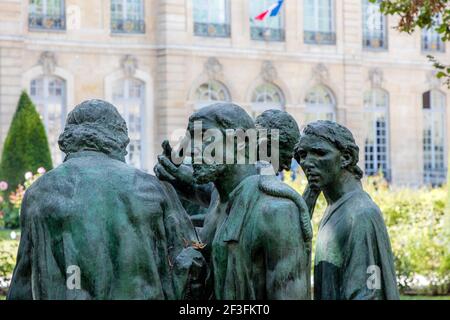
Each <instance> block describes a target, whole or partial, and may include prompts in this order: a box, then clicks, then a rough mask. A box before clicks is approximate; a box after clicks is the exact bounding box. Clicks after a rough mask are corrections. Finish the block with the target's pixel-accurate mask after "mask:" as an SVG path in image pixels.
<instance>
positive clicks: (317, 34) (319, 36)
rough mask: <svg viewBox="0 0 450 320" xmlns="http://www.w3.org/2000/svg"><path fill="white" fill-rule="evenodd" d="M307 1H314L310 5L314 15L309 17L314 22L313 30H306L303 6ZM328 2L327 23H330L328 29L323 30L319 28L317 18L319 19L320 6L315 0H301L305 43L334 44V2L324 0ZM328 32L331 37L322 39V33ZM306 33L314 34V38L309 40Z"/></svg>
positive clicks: (332, 0)
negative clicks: (328, 13)
mask: <svg viewBox="0 0 450 320" xmlns="http://www.w3.org/2000/svg"><path fill="white" fill-rule="evenodd" d="M307 1H314V2H313V3H312V4H311V5H312V6H313V11H314V16H313V17H312V18H311V17H310V18H309V19H313V20H312V21H313V23H314V30H307V28H306V21H307V16H306V10H305V7H306V6H307V4H306V3H307ZM326 1H328V2H329V11H330V16H329V21H328V24H329V25H330V27H331V28H330V30H329V31H327V32H325V31H322V30H319V29H320V28H319V20H320V10H319V8H320V6H319V4H318V3H317V2H316V1H315V0H303V42H304V43H305V44H309V45H336V3H335V1H334V0H326ZM326 33H329V35H330V37H331V39H330V40H323V39H322V37H323V36H322V35H323V34H326ZM308 34H311V35H313V36H314V39H312V40H310V39H308V36H307V35H308Z"/></svg>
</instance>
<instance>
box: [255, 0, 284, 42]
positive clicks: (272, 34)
mask: <svg viewBox="0 0 450 320" xmlns="http://www.w3.org/2000/svg"><path fill="white" fill-rule="evenodd" d="M277 2H278V0H251V1H250V36H251V38H252V40H265V41H284V22H283V20H284V9H283V8H284V7H281V12H280V13H278V15H276V16H274V17H266V18H265V19H264V20H263V21H258V20H255V17H256V16H257V15H259V14H260V13H261V12H264V10H267V8H269V7H270V6H272V5H274V4H276V3H277Z"/></svg>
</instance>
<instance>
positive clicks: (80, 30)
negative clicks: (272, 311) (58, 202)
mask: <svg viewBox="0 0 450 320" xmlns="http://www.w3.org/2000/svg"><path fill="white" fill-rule="evenodd" d="M274 2H276V0H263V1H260V0H232V1H231V0H98V1H81V0H65V1H64V0H26V1H25V0H0V149H1V146H2V143H3V141H4V139H5V136H6V134H7V131H8V128H9V124H10V122H11V119H12V116H13V113H14V111H15V108H16V105H17V102H18V98H19V95H20V92H21V91H22V90H26V91H27V92H28V93H30V95H31V97H32V99H33V101H34V102H35V103H36V105H37V107H38V110H39V112H40V113H41V115H42V117H43V120H44V123H45V125H46V128H47V132H48V136H49V140H50V144H51V148H52V156H53V159H54V162H56V163H58V162H60V161H61V159H62V155H61V154H60V153H59V152H58V149H57V146H56V141H57V136H58V133H59V132H60V131H61V129H62V127H63V124H64V120H65V116H66V115H67V113H68V112H69V111H70V110H71V109H72V108H73V107H74V106H75V105H76V104H77V103H79V102H81V101H83V100H85V99H91V98H101V99H106V100H108V101H111V102H113V103H114V104H115V105H117V106H118V107H119V110H120V111H121V112H122V114H123V115H124V117H125V119H126V120H127V122H128V125H129V128H130V136H131V146H130V148H131V149H130V156H129V159H128V160H129V161H130V162H131V163H133V164H135V165H136V166H139V167H141V168H142V169H144V170H147V171H150V172H151V171H152V167H153V164H154V162H155V160H156V155H157V154H158V153H160V151H161V147H160V143H161V141H162V140H163V139H165V138H167V137H170V136H171V135H172V133H173V132H174V131H175V130H176V129H180V128H185V126H186V123H187V119H188V117H189V115H190V114H191V113H192V112H193V110H195V109H196V108H201V107H202V106H204V105H206V104H208V103H210V102H211V101H220V100H231V101H234V102H235V103H237V104H240V105H242V106H243V107H245V108H246V109H247V110H248V112H249V113H250V114H252V115H254V116H256V115H257V114H259V113H260V112H262V111H263V110H264V109H267V108H282V109H285V110H286V111H288V112H289V113H291V114H292V115H293V116H294V117H295V118H296V119H297V121H298V123H299V124H300V125H304V124H305V123H307V122H308V121H312V120H314V119H319V118H320V119H332V120H336V121H338V122H340V123H342V124H344V125H345V126H347V127H349V128H350V129H351V130H352V131H353V132H354V134H355V137H356V139H357V143H358V145H359V146H360V148H361V154H360V165H361V167H362V168H365V171H366V173H368V174H371V173H374V172H376V171H377V170H382V171H383V172H384V173H385V174H386V175H387V176H388V177H389V179H390V180H391V181H392V182H393V183H394V184H398V185H421V184H423V183H432V184H439V183H442V182H443V181H445V172H446V168H447V141H448V138H449V134H450V133H449V131H450V130H448V129H447V128H448V124H449V116H450V115H449V112H446V108H447V107H450V92H449V90H448V89H447V88H446V87H445V86H443V85H442V84H441V83H440V82H439V81H438V80H437V79H436V78H435V77H434V70H433V68H432V66H431V64H430V63H429V62H428V61H427V58H426V55H427V54H433V55H434V56H435V57H436V58H438V59H439V60H441V61H442V62H443V63H447V64H450V54H449V52H450V45H449V44H448V43H447V44H444V43H442V42H440V41H439V39H438V38H437V37H436V35H435V34H434V33H433V32H432V31H417V32H416V33H414V34H412V35H407V34H400V33H398V32H397V31H396V30H394V29H393V26H394V25H395V24H396V19H395V18H393V17H384V16H382V15H380V14H379V13H377V7H376V6H375V7H374V6H373V5H369V4H368V3H367V1H366V0H287V1H285V3H284V4H283V7H282V9H281V11H280V14H279V16H277V17H276V18H266V21H264V22H258V21H255V19H253V17H254V16H255V13H259V11H261V10H263V9H264V7H266V6H270V5H271V4H273V3H274Z"/></svg>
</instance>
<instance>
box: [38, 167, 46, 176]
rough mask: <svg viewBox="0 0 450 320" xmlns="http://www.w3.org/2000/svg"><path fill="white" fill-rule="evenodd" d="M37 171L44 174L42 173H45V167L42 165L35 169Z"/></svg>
mask: <svg viewBox="0 0 450 320" xmlns="http://www.w3.org/2000/svg"><path fill="white" fill-rule="evenodd" d="M37 172H38V173H39V174H44V173H45V168H44V167H40V168H39V169H38V170H37Z"/></svg>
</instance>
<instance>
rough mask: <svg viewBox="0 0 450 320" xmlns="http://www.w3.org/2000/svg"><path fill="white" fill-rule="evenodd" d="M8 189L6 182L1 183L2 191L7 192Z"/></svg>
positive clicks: (0, 189) (0, 188)
mask: <svg viewBox="0 0 450 320" xmlns="http://www.w3.org/2000/svg"><path fill="white" fill-rule="evenodd" d="M6 189H8V183H6V181H0V191H5V190H6Z"/></svg>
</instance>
